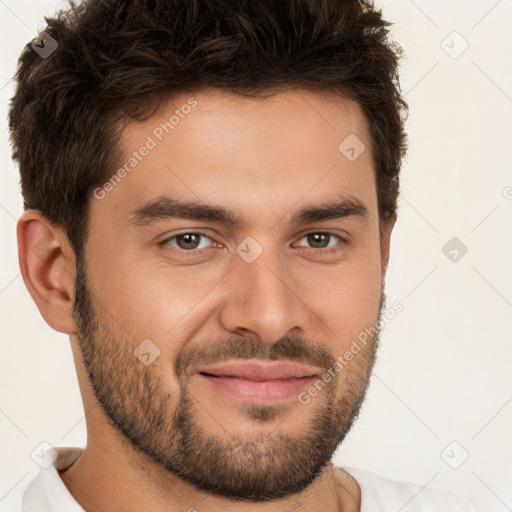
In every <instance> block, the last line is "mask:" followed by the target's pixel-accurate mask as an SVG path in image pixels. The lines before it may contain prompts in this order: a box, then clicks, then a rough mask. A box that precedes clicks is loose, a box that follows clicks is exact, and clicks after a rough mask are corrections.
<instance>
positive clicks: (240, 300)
mask: <svg viewBox="0 0 512 512" xmlns="http://www.w3.org/2000/svg"><path fill="white" fill-rule="evenodd" d="M233 264H234V268H233V270H232V271H231V272H229V273H228V275H227V276H226V278H225V279H224V280H223V294H224V295H225V300H224V301H223V307H222V309H221V314H220V317H221V323H222V326H223V327H224V329H226V330H228V331H230V332H232V333H235V334H238V335H240V336H244V337H251V338H253V339H255V340H257V341H259V342H261V343H265V344H272V343H275V342H276V341H278V340H279V339H280V338H281V337H283V336H285V335H287V334H291V331H304V330H307V329H308V322H310V319H311V311H310V309H309V308H308V307H307V306H306V305H305V302H306V300H307V297H302V296H300V293H302V294H303V291H302V292H301V291H300V290H294V279H293V271H292V270H291V269H288V270H287V269H286V268H285V265H284V264H283V261H282V258H281V257H280V255H279V254H278V252H277V251H271V250H264V251H263V253H262V254H261V255H260V256H259V257H258V258H257V259H256V260H254V261H253V262H252V263H247V262H246V261H244V260H243V259H242V258H238V257H237V258H236V260H235V261H234V263H233ZM295 288H298V286H297V285H296V286H295ZM295 334H298V332H295Z"/></svg>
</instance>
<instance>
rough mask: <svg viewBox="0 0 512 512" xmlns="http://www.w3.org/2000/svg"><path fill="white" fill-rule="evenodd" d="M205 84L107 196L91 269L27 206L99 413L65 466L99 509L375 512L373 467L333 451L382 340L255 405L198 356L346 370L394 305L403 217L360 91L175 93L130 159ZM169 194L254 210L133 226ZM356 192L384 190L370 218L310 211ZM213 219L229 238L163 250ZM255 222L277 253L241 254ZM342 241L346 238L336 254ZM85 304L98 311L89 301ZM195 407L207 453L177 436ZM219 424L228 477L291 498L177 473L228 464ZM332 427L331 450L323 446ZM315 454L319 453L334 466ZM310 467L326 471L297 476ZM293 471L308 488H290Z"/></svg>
mask: <svg viewBox="0 0 512 512" xmlns="http://www.w3.org/2000/svg"><path fill="white" fill-rule="evenodd" d="M192 96H193V98H195V99H196V100H197V106H196V107H195V108H193V109H192V111H191V112H190V113H189V114H188V115H186V116H185V117H184V118H183V119H180V123H179V125H177V126H176V127H175V128H174V129H173V130H172V132H170V133H169V134H166V135H165V136H164V138H163V140H162V141H161V142H159V143H158V145H157V146H156V147H155V148H154V149H152V150H151V151H150V152H149V153H148V155H147V156H145V157H144V158H143V159H142V160H141V161H140V163H138V165H137V166H136V167H135V168H134V169H133V170H132V172H130V173H129V175H127V176H126V177H124V178H123V180H122V181H121V182H120V183H118V184H117V185H116V186H115V187H114V188H113V189H112V190H111V191H110V192H108V193H107V194H106V195H105V197H104V198H103V199H95V198H91V205H90V212H89V225H90V234H89V238H88V240H87V244H86V246H85V253H84V259H83V262H82V263H83V264H84V269H83V270H84V272H83V273H79V274H77V268H76V265H77V260H76V258H75V254H74V252H73V250H72V249H71V247H70V245H69V242H68V240H67V237H66V236H65V234H64V232H63V231H62V230H61V229H60V228H59V227H58V226H55V225H52V224H51V223H49V222H48V221H47V220H46V219H44V218H43V217H42V215H41V214H40V213H39V212H37V211H35V210H28V211H26V212H24V214H23V215H22V216H21V218H20V219H19V221H18V247H19V259H20V267H21V268H22V270H23V272H22V274H23V279H24V281H25V284H26V286H27V289H28V290H29V292H30V294H31V296H32V297H33V299H34V301H35V302H36V304H37V307H38V308H39V310H40V312H41V315H42V316H43V317H44V319H45V320H46V322H47V323H48V324H49V325H50V326H51V327H52V328H53V329H55V330H56V331H59V332H63V333H66V334H68V335H69V337H70V341H71V346H72V350H73V356H74V361H75V365H76V369H77V375H78V381H79V385H80V391H81V394H82V398H83V402H84V409H85V411H86V423H87V433H88V440H87V447H86V449H85V451H84V453H83V454H82V455H81V456H80V458H79V459H78V460H77V461H76V462H75V463H74V464H73V465H72V466H71V467H70V468H69V469H67V470H66V471H63V472H61V473H60V476H61V478H62V479H63V481H64V483H65V484H66V486H67V487H68V489H69V490H70V492H71V493H72V494H73V496H74V497H75V499H76V500H77V501H78V502H79V503H80V505H81V506H82V507H83V508H84V509H85V510H87V511H90V512H93V511H94V512H96V511H105V510H112V511H116V510H123V511H125V512H131V511H138V510H148V511H155V512H156V511H164V510H165V511H168V510H184V511H185V510H197V511H199V512H202V511H212V512H213V511H221V510H222V511H227V512H230V511H235V510H236V511H256V510H258V511H274V510H279V511H283V512H287V511H292V510H308V511H309V512H315V511H325V510H329V511H331V510H332V511H334V510H337V511H340V510H343V511H357V510H359V508H360V500H361V497H360V489H359V486H358V484H357V482H356V481H355V480H354V479H353V478H352V477H350V475H348V474H347V473H346V472H343V471H341V470H340V469H336V468H334V467H333V465H332V464H331V463H330V462H329V461H328V460H321V458H322V457H325V454H328V457H327V459H330V456H331V455H332V453H333V452H334V450H335V448H336V446H337V445H338V444H339V443H340V442H341V441H342V439H343V437H344V436H345V435H346V433H347V431H348V430H349V429H350V426H351V425H352V421H353V420H354V418H355V417H356V415H357V412H358V410H359V407H360V405H361V402H362V400H363V398H364V393H365V391H366V388H367V385H368V379H369V376H370V372H371V368H372V366H373V362H374V357H375V351H376V349H377V345H378V336H375V337H374V338H373V339H372V340H371V342H370V343H368V345H367V347H366V349H364V350H362V351H361V352H360V353H359V354H357V356H355V357H354V359H353V360H352V361H350V363H349V364H348V365H347V366H346V367H345V368H344V369H343V370H342V371H340V372H338V373H336V377H335V378H334V379H333V380H332V382H331V383H330V384H329V385H328V386H327V387H326V388H325V389H324V390H323V391H321V392H319V393H318V395H317V396H316V397H314V399H312V400H311V402H310V403H308V404H306V405H304V404H301V403H299V401H298V400H297V399H293V400H288V401H286V402H283V403H280V404H272V405H269V406H268V407H251V406H250V404H247V403H245V402H244V401H243V400H239V399H236V398H233V397H230V396H228V395H226V394H225V393H222V392H219V391H217V390H215V389H213V388H212V387H211V386H210V385H208V384H207V383H205V382H204V381H203V380H202V379H201V378H200V377H199V376H198V375H197V374H196V373H194V371H193V370H194V364H195V361H198V360H199V359H198V357H203V360H204V361H208V362H215V361H216V360H219V359H216V358H218V357H219V356H218V354H220V353H222V354H223V357H224V359H229V357H231V358H232V359H238V358H244V357H248V354H253V355H255V356H257V357H259V358H261V359H268V358H269V357H270V355H271V354H274V355H277V356H278V357H277V359H281V360H293V358H294V357H295V356H294V355H293V354H296V360H299V359H300V360H302V361H305V362H308V363H318V366H319V367H321V368H322V369H323V370H326V369H327V368H328V367H329V362H331V363H332V361H334V359H335V358H336V357H338V356H340V355H342V354H344V353H345V352H346V351H347V350H349V348H350V345H351V343H352V341H353V340H354V339H356V337H357V335H358V334H359V333H360V332H361V331H363V330H364V329H365V328H367V327H369V326H374V324H375V322H376V321H377V320H378V319H379V315H380V313H381V312H382V308H383V301H384V281H385V274H386V269H387V265H388V260H389V243H390V237H391V232H392V230H393V227H394V224H395V221H396V216H393V217H391V218H389V219H388V220H386V221H385V222H383V224H382V234H380V233H379V216H378V204H377V190H376V181H375V170H374V163H373V157H372V153H371V144H370V137H369V132H368V126H367V122H366V119H365V117H364V115H363V112H362V110H361V108H360V107H359V105H358V104H357V103H355V102H353V101H350V100H347V99H344V98H340V97H339V96H335V97H334V96H327V95H325V94H318V93H313V92H311V91H305V90H288V91H286V92H281V93H279V94H278V95H276V96H274V97H271V98H266V99H252V98H247V97H241V96H238V95H234V94H231V93H226V92H220V91H216V90H211V89H204V90H200V91H197V92H194V94H191V93H188V94H182V95H180V96H176V97H174V98H173V101H172V102H167V103H164V104H163V105H162V107H161V109H160V110H159V111H158V112H156V114H155V115H154V116H153V117H152V118H151V119H149V120H147V121H145V122H143V123H134V122H129V123H127V124H126V126H125V128H124V130H123V132H122V137H121V142H122V146H123V148H124V149H125V151H126V155H128V156H129V155H130V154H131V153H132V152H133V151H135V150H137V149H138V148H140V147H141V146H142V145H143V144H144V143H145V141H146V139H147V137H148V135H150V134H151V133H152V131H153V130H154V129H155V127H156V126H158V125H159V123H161V122H163V121H165V120H168V119H169V117H170V116H171V115H172V114H173V112H174V110H175V109H176V108H179V106H180V105H183V104H185V103H186V102H187V100H188V99H189V98H190V97H192ZM349 134H356V135H357V137H358V138H359V139H360V140H361V141H363V142H364V144H365V145H366V150H365V151H364V152H363V153H362V154H361V155H360V156H359V157H358V158H357V159H356V160H354V161H349V160H348V159H347V158H346V157H345V156H344V155H343V154H342V153H341V152H340V151H339V150H338V145H339V144H340V142H341V141H343V140H344V139H345V138H346V137H347V136H348V135H349ZM120 165H122V163H121V164H120ZM164 194H172V195H173V197H177V198H180V199H187V200H196V201H200V202H204V203H207V204H211V205H216V206H219V205H220V206H224V207H226V208H228V209H230V210H232V211H233V212H235V213H237V214H239V215H240V216H242V217H243V218H244V219H246V221H247V225H246V226H245V227H243V228H231V227H228V226H226V225H223V224H222V223H218V222H205V221H196V220H185V219H179V218H172V219H159V220H158V221H157V222H155V223H153V224H151V225H146V226H137V225H133V224H130V222H129V221H130V212H131V211H132V210H134V209H135V208H138V207H140V206H141V205H142V204H143V203H144V202H145V201H147V200H149V199H152V198H155V197H158V196H162V195H164ZM340 194H345V195H350V196H353V197H356V198H358V199H359V200H360V201H361V202H362V203H364V205H365V206H366V207H367V209H368V212H369V215H368V218H366V219H363V218H361V217H359V216H350V217H345V218H341V219H335V220H327V221H315V222H312V223H309V224H307V225H306V224H305V225H299V226H295V225H292V224H291V223H290V219H291V215H292V214H293V213H294V212H295V211H296V210H297V209H298V208H301V207H303V206H306V205H315V204H319V203H322V202H324V201H326V200H328V199H331V198H335V197H336V196H338V195H340ZM195 231H201V232H202V233H204V234H205V235H206V237H203V238H201V239H200V242H199V241H198V242H197V245H198V246H199V243H200V248H203V247H205V248H208V247H209V248H210V249H206V250H205V251H202V253H199V252H197V251H199V249H195V251H196V254H197V255H195V256H187V255H185V254H184V252H185V250H188V251H190V250H191V249H183V247H186V244H184V242H183V239H182V240H181V246H180V245H177V242H178V240H177V239H173V241H172V243H171V241H168V242H167V244H166V245H163V246H159V245H158V242H160V241H162V240H164V239H169V237H171V236H173V235H176V234H183V233H184V232H188V233H190V232H192V233H193V232H195ZM318 232H321V233H323V232H330V233H333V234H334V235H337V236H340V237H344V238H345V239H346V240H348V243H347V244H344V245H341V243H342V242H341V241H340V239H338V238H336V236H334V237H332V238H331V239H328V240H326V241H325V244H324V245H323V246H322V245H320V246H319V247H318V246H316V247H315V246H314V245H313V242H314V241H312V240H308V237H306V236H305V235H306V234H308V233H318ZM248 236H251V237H253V238H254V239H255V240H256V241H257V243H258V244H259V245H260V246H261V248H262V249H263V252H262V253H261V254H260V255H259V256H258V257H257V258H256V259H255V260H254V261H253V262H252V263H247V262H246V261H245V260H244V259H243V258H241V257H240V256H239V255H238V253H237V252H236V248H237V247H238V246H239V245H240V243H241V242H242V241H244V240H245V239H246V237H248ZM189 243H190V242H189ZM45 244H46V248H45V251H44V257H41V252H40V251H39V252H38V248H40V247H41V246H42V245H45ZM337 244H338V246H339V247H340V251H338V252H336V253H333V254H329V255H324V256H321V255H320V254H321V251H322V248H323V247H326V246H327V245H329V247H328V248H330V247H331V246H335V245H337ZM180 247H181V250H180ZM77 277H78V278H79V283H81V284H82V286H81V287H80V286H79V287H75V281H76V279H77ZM312 277H314V278H312ZM77 290H78V291H79V296H78V297H77V296H76V293H77ZM80 294H81V295H80ZM86 298H87V299H88V300H89V302H87V300H85V299H86ZM75 300H76V302H77V303H78V304H79V305H80V308H81V309H82V311H81V312H80V311H76V310H75V311H73V304H74V303H75ZM87 306H89V311H86V309H87ZM80 308H79V309H80ZM146 339H149V340H151V341H152V343H153V344H154V346H156V347H158V349H159V350H160V355H159V356H158V357H157V358H156V359H155V360H154V362H153V363H152V364H150V365H144V364H142V363H141V361H140V360H138V359H137V358H136V357H135V356H134V350H135V349H136V347H137V346H138V345H139V344H140V343H141V341H142V340H146ZM93 348H94V350H92V349H93ZM216 348H217V349H218V348H220V350H221V352H215V350H214V349H216ZM294 350H295V352H294ZM222 351H223V352H222ZM185 354H188V355H189V356H190V357H189V358H188V359H187V358H184V355H185ZM216 354H217V355H216ZM177 362H180V363H181V364H182V365H181V367H179V368H178V370H179V371H178V372H177V367H176V364H177ZM184 397H186V398H188V402H187V403H185V402H186V401H184ZM180 398H181V400H182V401H181V402H180ZM180 407H181V409H180ZM178 411H181V413H184V414H185V413H187V414H188V421H189V423H188V424H187V429H186V431H187V432H190V433H191V434H190V439H189V444H190V446H189V447H190V452H187V453H189V455H190V459H187V460H182V461H180V460H179V455H180V453H183V450H182V449H181V448H180V446H179V445H177V444H174V445H173V443H174V442H175V440H176V439H178V437H176V436H177V434H176V432H179V429H178V427H177V423H176V419H177V413H178ZM182 419H183V418H182ZM315 421H316V422H317V426H316V430H315V428H314V427H313V422H315ZM329 421H330V423H329ZM333 425H336V428H333ZM173 435H174V436H175V438H173V437H172V436H173ZM206 435H207V436H208V438H209V442H210V444H211V446H213V445H215V446H216V447H217V449H218V453H217V455H216V458H217V460H221V461H222V464H223V465H222V467H223V468H224V471H226V472H228V473H226V475H230V474H232V475H243V476H244V477H251V478H254V479H255V481H258V482H263V484H262V485H266V486H268V488H269V489H273V490H274V495H273V497H271V496H264V494H263V493H262V494H261V495H260V496H258V495H257V493H256V494H254V495H253V496H252V498H251V499H247V500H240V499H234V498H233V497H232V498H229V497H228V494H229V492H243V491H242V490H240V489H239V490H238V491H236V489H235V490H234V488H233V489H232V490H231V491H226V490H225V491H224V494H223V493H214V492H211V490H210V491H209V490H208V489H205V488H204V486H203V488H202V487H201V485H199V484H198V483H197V482H192V481H190V479H189V478H187V476H186V475H184V474H182V475H181V476H180V475H179V474H177V473H178V469H179V468H176V467H172V466H173V464H175V465H179V464H181V469H182V470H183V468H185V469H186V468H187V467H189V469H190V467H192V468H193V471H192V470H191V472H192V473H193V475H197V474H199V473H200V469H201V468H200V467H199V468H195V467H194V466H192V464H193V463H194V462H193V461H194V460H195V459H197V460H201V458H202V460H203V461H204V468H206V469H207V470H208V471H206V470H205V474H206V475H209V474H212V471H210V469H211V468H212V467H213V464H214V463H215V460H214V459H213V458H209V456H208V449H206V450H205V449H204V447H203V446H202V445H201V442H204V440H205V439H204V436H206ZM315 435H317V437H316V438H315V437H314V436H315ZM201 436H202V437H201ZM180 440H181V441H183V439H182V438H180ZM280 440H281V441H283V440H285V441H289V442H288V444H287V443H286V442H284V443H281V442H280ZM313 440H315V442H316V443H317V444H318V446H320V447H322V448H323V450H320V448H319V449H318V450H317V451H311V450H312V448H311V446H312V442H313ZM215 443H216V444H215ZM254 447H256V448H257V449H256V448H254ZM180 450H181V451H180ZM308 450H309V451H308ZM301 454H303V455H305V456H306V455H307V457H310V458H309V459H308V458H305V460H308V461H309V460H314V458H316V462H317V464H316V469H315V474H309V473H308V471H307V470H306V469H305V466H304V461H303V460H302V461H301V460H300V458H299V457H300V455H301ZM288 455H289V456H290V457H291V458H290V460H288V461H285V460H284V457H287V456H288ZM222 457H225V459H224V458H222ZM272 457H274V458H272ZM311 457H313V459H311ZM187 464H189V466H187ZM281 464H282V466H281ZM218 471H220V473H219V474H220V475H223V477H222V481H224V480H225V478H224V476H226V475H224V474H223V473H222V471H223V470H221V469H220V466H219V469H218ZM214 472H215V471H214ZM237 472H238V473H237ZM310 473H311V472H310ZM300 474H302V475H306V476H305V477H304V478H303V480H302V481H301V482H302V483H297V482H298V476H299V475H300ZM280 475H285V477H286V478H288V480H286V479H285V480H283V482H282V484H281V488H279V486H278V485H277V484H276V482H275V481H274V480H272V479H273V478H274V477H279V476H280ZM241 478H242V477H241ZM265 478H268V480H265ZM283 478H284V477H283ZM235 481H236V478H235ZM292 482H295V483H296V484H297V485H296V488H295V490H294V491H293V492H291V491H290V492H287V491H286V489H287V488H288V487H287V486H289V487H290V486H291V483H292ZM272 485H274V488H273V487H272ZM290 488H291V487H290ZM301 507H302V508H301Z"/></svg>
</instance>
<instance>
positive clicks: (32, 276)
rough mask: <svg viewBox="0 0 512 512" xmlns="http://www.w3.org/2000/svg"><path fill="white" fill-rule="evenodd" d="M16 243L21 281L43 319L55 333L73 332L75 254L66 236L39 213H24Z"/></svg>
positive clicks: (18, 228)
mask: <svg viewBox="0 0 512 512" xmlns="http://www.w3.org/2000/svg"><path fill="white" fill-rule="evenodd" d="M17 239H18V260H19V265H20V270H21V274H22V276H23V281H24V283H25V286H26V287H27V290H28V291H29V293H30V295H31V296H32V299H34V302H35V303H36V305H37V307H38V309H39V312H40V313H41V315H42V317H43V318H44V320H45V321H46V323H47V324H48V325H49V326H50V327H51V328H52V329H54V330H56V331H58V332H62V333H65V334H72V333H74V332H76V328H75V323H74V320H73V317H72V309H73V300H74V279H75V270H74V269H75V262H74V253H73V250H72V249H71V247H70V245H69V243H68V242H67V238H66V236H65V234H64V233H63V231H62V230H61V229H60V228H58V227H55V226H54V225H53V224H51V223H50V222H49V221H48V220H47V219H45V218H44V217H43V216H42V214H41V212H39V211H38V210H27V211H25V212H24V213H23V215H22V216H21V217H20V218H19V220H18V225H17Z"/></svg>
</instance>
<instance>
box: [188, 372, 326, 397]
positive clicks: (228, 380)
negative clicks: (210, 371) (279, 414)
mask: <svg viewBox="0 0 512 512" xmlns="http://www.w3.org/2000/svg"><path fill="white" fill-rule="evenodd" d="M198 375H199V376H200V377H201V378H202V379H204V380H205V381H207V382H208V383H209V384H210V385H211V386H212V387H214V388H215V389H217V390H218V391H221V392H223V393H226V394H228V395H231V396H233V397H235V398H238V399H241V400H243V401H247V402H252V403H259V404H268V403H277V402H283V401H286V400H290V399H295V398H296V397H297V395H298V394H299V393H300V392H301V391H302V390H303V389H304V388H306V387H308V386H310V385H311V384H312V383H313V382H314V381H315V379H316V377H303V378H300V379H299V378H293V379H286V380H265V381H255V380H247V379H240V378H236V377H213V376H210V375H203V374H198Z"/></svg>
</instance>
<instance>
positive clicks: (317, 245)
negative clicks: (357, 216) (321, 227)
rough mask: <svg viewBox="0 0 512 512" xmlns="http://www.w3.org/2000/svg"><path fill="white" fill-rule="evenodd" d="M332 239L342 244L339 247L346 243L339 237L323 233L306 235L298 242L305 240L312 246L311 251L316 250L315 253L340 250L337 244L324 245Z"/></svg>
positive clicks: (316, 232) (317, 232)
mask: <svg viewBox="0 0 512 512" xmlns="http://www.w3.org/2000/svg"><path fill="white" fill-rule="evenodd" d="M333 237H335V238H337V239H338V240H340V241H341V242H342V244H341V245H343V243H345V242H346V241H345V240H344V239H343V238H341V237H340V236H338V235H335V234H334V233H329V232H325V231H315V232H311V233H307V234H306V235H305V236H303V237H302V238H301V239H300V240H299V242H300V241H301V240H304V239H306V240H307V242H308V243H309V244H312V247H311V248H312V249H318V251H316V252H323V253H330V252H335V251H339V250H341V247H339V246H338V244H337V243H334V244H327V245H325V243H326V241H328V240H332V238H333ZM335 242H336V241H335Z"/></svg>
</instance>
